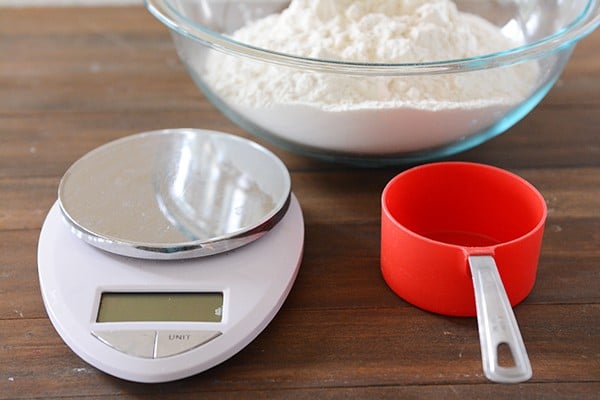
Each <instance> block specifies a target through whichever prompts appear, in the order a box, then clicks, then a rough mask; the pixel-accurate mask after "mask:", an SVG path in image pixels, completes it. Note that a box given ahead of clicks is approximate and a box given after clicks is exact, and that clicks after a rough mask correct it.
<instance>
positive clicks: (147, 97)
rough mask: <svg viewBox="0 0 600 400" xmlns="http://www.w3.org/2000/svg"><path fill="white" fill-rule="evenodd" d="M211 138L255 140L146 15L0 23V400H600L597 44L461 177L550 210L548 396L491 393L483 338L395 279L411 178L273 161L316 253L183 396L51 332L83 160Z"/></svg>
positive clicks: (544, 358)
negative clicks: (480, 179)
mask: <svg viewBox="0 0 600 400" xmlns="http://www.w3.org/2000/svg"><path fill="white" fill-rule="evenodd" d="M170 127H202V128H207V129H216V130H222V131H226V132H232V133H235V134H238V135H241V136H245V137H250V136H249V135H248V134H247V133H246V132H244V131H242V130H241V129H240V128H238V127H237V126H235V125H234V124H233V123H232V122H230V121H229V120H227V119H226V118H225V117H224V116H223V115H222V114H220V113H219V112H218V111H217V110H216V109H215V108H214V107H213V106H212V105H211V104H210V103H209V102H208V101H207V100H206V99H205V98H204V97H203V96H202V95H201V94H200V92H199V91H198V90H197V89H196V88H195V86H194V85H193V83H192V81H191V79H190V78H189V76H188V75H187V74H186V72H185V70H184V68H183V67H182V66H181V64H180V62H179V60H178V58H177V55H176V53H175V50H174V48H173V45H172V42H171V39H170V37H169V34H168V32H167V31H166V29H165V28H164V27H163V26H162V25H161V24H160V23H158V22H157V21H156V20H155V19H154V18H152V17H151V16H150V15H149V13H148V12H147V11H146V10H145V9H143V8H142V7H127V8H110V7H107V8H56V9H44V8H29V9H18V8H16V9H1V8H0V399H35V398H44V399H58V398H70V399H106V398H115V399H123V400H124V399H138V398H149V399H153V398H161V399H181V398H200V397H201V398H207V399H217V398H218V399H234V398H235V399H239V398H253V399H272V398H285V399H315V398H319V399H339V398H343V399H351V398H356V399H365V398H374V399H375V398H377V399H396V398H406V399H438V398H461V399H462V398H486V397H488V398H494V399H514V398H522V399H553V400H554V399H591V398H594V396H596V395H597V393H599V392H600V324H599V322H600V246H599V245H598V244H599V243H600V135H599V133H600V131H599V127H600V34H598V33H597V32H596V33H594V34H593V35H591V36H590V37H588V38H586V39H584V40H583V41H582V42H581V43H579V44H578V46H577V48H576V50H575V52H574V54H573V57H572V59H571V60H570V62H569V64H568V66H567V68H566V70H565V71H564V73H563V74H562V76H561V78H560V79H559V81H558V82H557V84H556V86H555V87H554V88H553V89H552V91H551V92H550V93H549V94H548V96H547V97H546V98H545V99H544V100H543V101H542V103H541V104H540V105H539V106H538V107H537V108H536V109H535V110H534V111H533V112H531V113H530V114H529V115H528V116H527V117H525V118H524V119H523V120H522V121H521V122H519V123H518V124H517V125H516V126H515V127H513V128H511V129H510V130H509V131H508V132H506V133H505V134H503V135H501V136H499V137H497V138H495V139H493V140H490V141H489V142H487V143H485V144H483V145H481V146H478V147H476V148H474V149H472V150H469V151H466V152H463V153H460V154H457V155H455V156H452V157H449V158H448V159H451V160H466V161H475V162H482V163H487V164H492V165H496V166H499V167H501V168H505V169H508V170H510V171H512V172H515V173H517V174H519V175H521V176H523V177H524V178H526V179H527V180H529V181H530V182H532V183H533V184H534V185H535V186H536V187H537V188H538V189H539V190H540V191H541V192H542V194H543V195H544V197H545V199H546V201H547V203H548V209H549V215H548V220H547V224H546V231H545V234H544V243H543V248H542V255H541V257H540V262H539V267H538V276H537V280H536V285H535V287H534V289H533V291H532V293H531V294H530V296H529V297H528V298H527V299H526V300H525V301H524V302H523V303H522V304H521V305H519V306H517V307H516V308H515V313H516V316H517V319H518V321H519V325H520V327H521V331H522V333H523V336H524V340H525V343H526V345H527V348H528V351H529V355H530V358H531V362H532V365H533V370H534V376H533V378H532V379H531V380H530V381H528V382H526V383H523V384H518V385H496V384H491V383H489V382H488V381H487V380H486V379H485V378H484V377H483V375H482V371H481V360H480V354H479V342H478V337H477V324H476V321H475V319H473V318H448V317H444V316H439V315H434V314H430V313H427V312H424V311H422V310H419V309H417V308H415V307H413V306H412V305H410V304H408V303H406V302H404V301H403V300H401V299H400V298H398V297H397V296H395V295H394V294H393V293H392V292H391V291H390V290H389V289H388V288H387V286H386V285H385V283H384V281H383V279H382V278H381V275H380V273H379V218H380V205H379V204H380V194H381V191H382V189H383V187H384V186H385V184H386V183H387V182H388V181H389V180H390V179H391V178H392V177H393V176H394V175H396V174H397V173H398V172H400V171H401V170H402V169H404V168H405V167H390V168H383V169H358V168H349V167H346V166H343V165H337V164H330V163H324V162H321V161H318V160H311V159H306V158H304V157H301V156H298V155H295V154H291V153H288V152H286V151H284V150H281V149H278V148H275V147H273V146H271V145H270V144H269V143H264V142H262V141H260V140H258V139H255V140H256V141H258V142H259V143H261V144H263V145H265V146H267V147H269V148H270V149H272V150H273V151H274V152H275V153H276V154H277V155H278V156H279V157H280V158H282V160H283V161H284V162H285V163H286V165H287V166H288V168H289V169H290V171H291V174H292V182H293V190H294V193H295V194H296V196H297V197H298V199H299V200H300V203H301V205H302V209H303V212H304V218H305V223H306V226H305V227H306V238H305V253H304V259H303V263H302V267H301V270H300V273H299V275H298V278H297V280H296V283H295V285H294V288H293V290H292V292H291V294H290V295H289V297H288V299H287V301H286V303H285V304H284V306H283V308H282V310H281V311H280V312H279V314H278V315H277V316H276V318H275V319H274V320H273V322H272V323H271V324H270V325H269V326H268V327H267V328H266V330H265V331H264V332H263V333H262V334H261V335H260V336H259V337H258V338H257V339H256V340H255V341H254V342H252V343H251V344H250V345H249V346H248V347H246V348H245V349H244V350H242V351H241V352H240V353H239V354H237V355H236V356H234V357H233V358H231V359H230V360H228V361H226V362H225V363H223V364H221V365H219V366H217V367H215V368H213V369H211V370H209V371H206V372H205V373H202V374H200V375H197V376H194V377H190V378H188V379H184V380H181V381H177V382H172V383H167V384H159V385H143V384H136V383H131V382H126V381H122V380H119V379H116V378H113V377H111V376H108V375H106V374H103V373H102V372H100V371H98V370H96V369H95V368H93V367H92V366H90V365H88V364H86V363H85V362H84V361H82V360H81V359H80V358H78V357H77V356H76V355H75V354H74V353H73V352H72V351H71V350H70V349H69V348H68V347H67V346H66V345H65V344H64V343H63V341H62V340H61V338H60V337H59V336H58V334H57V333H56V331H55V330H54V328H53V327H52V325H51V323H50V321H49V320H48V318H47V315H46V312H45V309H44V305H43V302H42V298H41V294H40V291H39V284H38V278H37V254H36V253H37V240H38V236H39V232H40V228H41V226H42V223H43V221H44V218H45V216H46V214H47V212H48V210H49V208H50V207H51V205H52V204H53V202H54V201H55V200H56V190H57V186H58V183H59V180H60V178H61V176H62V174H64V172H65V171H66V169H67V168H68V167H69V166H70V165H71V163H73V162H74V161H75V160H76V159H78V158H79V157H81V156H82V155H83V154H85V153H86V152H88V151H90V150H92V149H94V148H95V147H97V146H99V145H101V144H104V143H106V142H108V141H110V140H113V139H117V138H120V137H123V136H126V135H129V134H133V133H137V132H141V131H147V130H154V129H162V128H170Z"/></svg>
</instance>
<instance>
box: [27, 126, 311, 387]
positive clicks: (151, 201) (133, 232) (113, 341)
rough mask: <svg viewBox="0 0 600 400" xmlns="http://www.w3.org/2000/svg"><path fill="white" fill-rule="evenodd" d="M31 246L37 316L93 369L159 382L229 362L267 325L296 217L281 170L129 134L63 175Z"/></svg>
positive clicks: (187, 135) (291, 275)
mask: <svg viewBox="0 0 600 400" xmlns="http://www.w3.org/2000/svg"><path fill="white" fill-rule="evenodd" d="M58 197H59V198H58V201H57V202H56V203H55V204H54V205H53V207H52V208H51V210H50V212H49V214H48V216H47V218H46V220H45V222H44V225H43V227H42V231H41V234H40V239H39V248H38V270H39V278H40V287H41V291H42V296H43V300H44V304H45V306H46V310H47V312H48V315H49V317H50V320H51V321H52V324H53V325H54V327H55V328H56V330H57V332H58V333H59V334H60V336H61V337H62V339H63V340H64V341H65V342H66V343H67V345H69V347H71V349H72V350H73V351H74V352H75V353H76V354H77V355H79V356H80V357H81V358H82V359H83V360H85V361H86V362H88V363H90V364H91V365H93V366H95V367H97V368H98V369H100V370H102V371H104V372H106V373H109V374H111V375H114V376H117V377H119V378H122V379H127V380H131V381H137V382H166V381H171V380H176V379H180V378H184V377H187V376H190V375H194V374H197V373H199V372H202V371H204V370H206V369H208V368H211V367H213V366H215V365H217V364H219V363H221V362H223V361H224V360H226V359H228V358H229V357H231V356H232V355H234V354H235V353H237V352H238V351H240V350H241V349H242V348H244V347H245V346H246V345H247V344H248V343H250V342H251V341H252V340H253V339H254V338H255V337H256V336H257V335H258V334H259V333H260V332H261V331H262V330H263V329H264V328H265V327H266V326H267V324H268V323H269V322H270V321H271V320H272V319H273V317H274V316H275V314H276V313H277V311H278V310H279V308H280V307H281V305H282V304H283V302H284V300H285V298H286V297H287V295H288V293H289V291H290V289H291V287H292V285H293V283H294V280H295V277H296V275H297V272H298V268H299V266H300V262H301V259H302V251H303V242H304V222H303V217H302V211H301V209H300V205H299V203H298V201H297V199H296V198H295V196H294V195H293V194H292V192H291V180H290V176H289V172H288V171H287V169H286V167H285V165H284V164H283V163H282V162H281V161H280V160H279V159H278V158H277V157H276V156H275V155H273V154H272V153H270V152H269V151H268V150H266V149H265V148H263V147H261V146H259V145H257V144H256V143H253V142H251V141H249V140H246V139H243V138H240V137H236V136H233V135H228V134H224V133H220V132H214V131H205V130H196V129H176V130H162V131H154V132H148V133H143V134H139V135H133V136H129V137H126V138H123V139H120V140H116V141H114V142H110V143H108V144H106V145H104V146H101V147H99V148H98V149H96V150H94V151H92V152H90V153H88V154H87V155H85V156H84V157H82V158H81V159H80V160H78V161H77V162H76V163H75V164H73V166H71V168H70V169H69V170H68V171H67V173H66V174H65V176H64V177H63V179H62V180H61V183H60V186H59V196H58Z"/></svg>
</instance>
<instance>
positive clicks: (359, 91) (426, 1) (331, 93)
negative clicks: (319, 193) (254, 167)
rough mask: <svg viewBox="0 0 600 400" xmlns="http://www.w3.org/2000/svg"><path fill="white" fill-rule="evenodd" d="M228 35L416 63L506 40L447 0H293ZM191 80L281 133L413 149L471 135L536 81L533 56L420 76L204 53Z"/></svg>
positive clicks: (355, 149) (339, 143)
mask: <svg viewBox="0 0 600 400" xmlns="http://www.w3.org/2000/svg"><path fill="white" fill-rule="evenodd" d="M232 38H233V39H235V40H237V41H239V42H242V43H246V44H250V45H252V46H256V47H261V48H265V49H269V50H273V51H276V52H281V53H287V54H292V55H296V56H301V57H307V58H317V59H325V60H338V61H350V62H368V63H417V62H429V61H440V60H452V59H462V58H469V57H474V56H478V55H484V54H490V53H494V52H498V51H502V50H506V49H509V48H512V47H515V46H516V45H519V44H520V43H518V42H517V41H513V40H511V39H509V38H507V37H505V36H504V35H502V33H501V32H500V30H499V28H497V27H496V26H494V25H492V24H491V23H489V22H488V21H486V20H484V19H482V18H480V17H478V16H475V15H472V14H467V13H463V12H459V11H458V10H457V8H456V5H455V4H454V3H453V2H452V1H450V0H292V2H291V3H290V5H289V7H288V8H287V9H285V10H283V11H282V12H281V13H277V14H272V15H269V16H267V17H265V18H262V19H260V20H257V21H254V22H251V23H249V24H247V25H246V26H244V27H242V28H241V29H239V30H237V31H236V32H234V33H233V34H232ZM203 62H205V63H206V65H205V71H204V73H203V75H202V79H203V81H204V82H206V84H207V85H208V86H209V87H210V89H211V90H212V91H214V92H215V93H216V94H217V95H218V96H220V97H221V98H222V99H223V100H224V101H225V102H226V104H227V105H228V106H229V107H231V108H232V109H233V110H234V111H235V112H237V113H238V114H239V115H240V116H241V117H242V118H244V119H246V120H248V121H250V122H251V123H252V124H254V125H257V126H258V127H260V128H261V129H263V130H265V131H267V132H269V133H270V134H272V135H275V136H277V137H279V138H281V139H284V140H286V141H289V142H291V143H294V144H299V145H302V146H308V147H309V148H315V149H324V150H329V151H335V152H343V153H361V154H391V153H402V152H408V151H415V150H423V149H427V148H431V147H435V146H440V145H444V144H447V143H450V142H453V141H456V140H458V139H460V138H462V137H467V136H469V135H471V134H474V133H477V132H481V131H483V130H485V129H486V128H487V127H489V126H490V125H492V124H493V123H494V122H495V121H496V120H497V119H498V118H500V117H501V116H502V115H504V114H505V113H506V111H507V110H509V109H510V108H512V107H513V106H514V105H515V104H517V103H519V102H521V101H523V100H524V99H525V98H526V97H527V96H528V95H529V94H530V92H531V90H532V88H533V86H534V85H535V83H536V80H537V75H538V69H537V64H535V62H530V63H527V64H522V65H516V66H512V67H507V68H502V69H500V68H496V69H494V70H491V71H477V72H470V73H461V74H443V75H439V74H438V75H429V76H422V75H421V76H403V77H400V76H379V77H365V76H349V75H342V74H335V73H321V72H313V71H303V70H300V69H292V68H287V67H281V66H277V65H273V64H268V63H263V62H253V61H248V60H243V59H241V58H236V57H231V56H225V55H222V54H220V53H217V52H213V53H212V54H211V56H210V57H209V58H208V59H207V60H204V61H203Z"/></svg>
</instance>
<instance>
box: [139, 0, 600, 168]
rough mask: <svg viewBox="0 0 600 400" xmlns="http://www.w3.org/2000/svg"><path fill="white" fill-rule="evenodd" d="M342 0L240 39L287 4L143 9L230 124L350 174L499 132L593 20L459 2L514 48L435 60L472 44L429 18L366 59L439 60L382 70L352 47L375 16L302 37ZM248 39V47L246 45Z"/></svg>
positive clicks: (557, 9)
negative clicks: (415, 47) (418, 44)
mask: <svg viewBox="0 0 600 400" xmlns="http://www.w3.org/2000/svg"><path fill="white" fill-rule="evenodd" d="M295 1H296V0H295ZM293 3H294V2H292V5H293ZM413 3H414V2H413ZM340 4H345V6H344V7H347V8H346V9H341V8H343V7H342V6H340ZM348 4H350V2H348V1H346V2H343V3H340V2H338V3H336V2H335V1H331V0H314V1H313V2H312V3H311V2H307V1H304V5H305V7H306V9H307V10H308V9H309V8H310V9H314V10H313V11H314V12H315V13H316V14H315V16H313V17H311V16H310V14H306V15H304V16H303V17H302V18H307V20H305V21H303V22H302V23H304V24H305V26H306V29H298V26H292V25H289V24H288V25H289V26H288V25H286V23H287V22H286V20H279V21H278V22H277V21H275V20H269V21H270V22H268V23H263V24H262V25H261V26H262V27H261V28H260V29H258V28H256V29H254V30H253V31H252V32H253V33H251V34H249V33H247V34H246V36H240V35H239V32H238V33H237V34H236V33H235V32H236V31H237V30H239V29H240V28H242V27H246V30H248V29H249V28H248V26H249V25H250V24H253V23H255V21H257V20H259V19H263V18H265V17H266V16H267V15H269V14H274V13H276V14H278V15H279V16H280V15H281V13H282V12H283V10H285V9H286V8H287V7H288V6H289V5H290V1H282V0H246V1H228V0H195V1H194V0H146V6H147V7H148V9H149V11H150V12H151V13H152V14H153V15H154V16H155V17H156V18H158V19H159V20H160V21H161V22H162V23H164V24H165V25H166V26H167V27H168V28H169V29H170V31H171V33H172V37H173V40H174V43H175V46H176V49H177V52H178V55H179V57H180V58H181V60H182V61H183V63H184V64H185V66H186V67H187V69H188V71H189V73H190V75H191V76H192V78H193V80H194V81H195V83H196V84H197V85H198V87H199V88H200V89H201V90H202V92H203V93H204V94H205V95H206V97H207V98H208V99H209V100H210V101H211V102H212V103H213V104H214V105H215V106H216V107H217V108H218V109H219V110H220V111H221V112H222V113H223V114H225V115H226V116H227V117H228V118H230V119H231V120H232V121H234V122H235V123H236V124H238V125H239V126H240V127H242V128H243V129H245V130H246V131H248V132H249V133H250V134H252V135H255V136H257V137H260V138H262V139H265V140H267V141H269V142H271V143H273V144H275V145H278V146H280V147H282V148H285V149H287V150H290V151H293V152H296V153H299V154H302V155H307V156H312V157H317V158H321V159H326V160H330V161H336V162H344V163H350V164H354V165H359V166H385V165H393V164H407V163H417V162H423V161H428V160H432V159H436V158H440V157H444V156H448V155H450V154H454V153H457V152H460V151H464V150H466V149H469V148H472V147H474V146H476V145H479V144H481V143H483V142H485V141H487V140H489V139H491V138H493V137H495V136H497V135H499V134H501V133H502V132H504V131H506V130H507V129H509V128H510V127H511V126H513V125H514V124H515V123H517V122H518V121H519V120H520V119H522V118H523V117H524V116H525V115H526V114H527V113H529V111H531V110H532V109H533V108H534V107H535V106H536V105H537V104H538V103H539V102H540V101H541V100H542V98H543V97H544V96H545V95H546V93H547V92H548V91H549V90H550V89H551V87H552V86H553V85H554V83H555V82H556V80H557V79H558V77H559V75H560V74H561V72H562V70H563V69H564V67H565V64H566V63H567V61H568V59H569V57H570V55H571V53H572V51H573V48H574V46H575V44H576V43H577V42H578V41H579V40H580V39H582V38H583V37H585V36H586V35H588V34H590V33H591V32H592V31H593V30H595V29H596V28H597V27H598V25H599V22H600V11H599V8H600V5H599V4H600V0H569V1H564V0H538V1H535V0H496V1H479V0H462V1H461V0H456V1H455V4H456V7H457V9H458V10H459V11H460V12H461V13H462V12H464V13H469V14H474V15H477V16H480V17H482V18H484V19H485V20H487V21H489V23H491V24H493V25H494V27H493V28H491V25H490V26H488V27H487V28H485V29H487V31H486V30H485V29H484V33H485V35H483V34H481V33H480V34H479V38H478V39H477V40H479V41H480V43H482V45H483V47H484V48H488V49H489V48H493V46H488V45H487V44H486V43H487V42H490V43H491V42H493V41H494V40H496V39H493V40H492V35H501V36H502V40H503V41H506V42H508V41H510V43H511V44H512V45H510V46H508V47H507V46H504V47H502V48H498V49H497V50H493V51H489V50H488V51H487V52H484V53H483V54H477V55H466V56H459V57H452V58H448V59H439V57H441V55H442V54H445V53H444V52H445V48H446V47H451V46H454V44H455V43H457V40H464V44H465V45H470V43H471V42H470V41H472V40H473V39H472V38H471V39H461V37H455V36H450V35H448V38H445V37H443V35H442V36H440V33H439V32H437V33H436V32H435V29H436V27H437V26H438V25H440V24H443V23H444V21H442V20H443V17H436V15H435V14H434V15H433V16H430V17H428V18H433V19H432V20H430V21H429V23H430V25H428V26H426V27H425V28H423V27H421V28H420V29H421V30H420V31H418V32H417V31H414V32H412V33H410V34H406V35H404V37H402V36H400V37H396V38H393V39H390V38H386V39H380V40H379V43H376V44H375V46H374V49H375V50H373V49H371V50H369V51H371V52H373V51H377V52H379V51H382V52H386V51H387V52H388V53H390V54H393V52H394V51H397V50H398V49H399V48H403V47H402V46H406V44H407V42H406V41H404V42H403V40H405V39H406V40H409V42H410V40H414V41H426V42H428V45H429V46H430V47H431V46H433V48H434V49H437V51H438V53H439V55H438V53H435V52H433V53H431V54H433V55H434V56H431V57H430V58H425V59H423V60H417V61H415V60H410V61H404V62H395V61H394V60H393V59H392V62H390V58H389V57H388V58H381V59H379V58H377V57H376V56H375V57H365V58H363V59H361V58H360V50H361V46H363V45H366V44H365V43H366V42H365V41H363V40H362V39H363V38H364V39H365V40H367V39H368V40H370V41H371V42H372V41H373V39H374V38H375V39H377V32H378V31H377V29H381V28H384V26H383V25H381V24H383V23H382V22H380V25H379V26H378V24H377V22H376V21H377V18H378V17H371V20H370V21H371V22H369V20H367V19H365V20H364V21H362V22H361V24H363V25H360V26H362V27H363V28H364V24H367V25H368V24H370V26H368V27H367V28H366V31H363V32H362V33H359V34H358V36H353V37H351V36H348V35H349V34H350V32H339V29H341V28H340V26H341V25H340V26H337V27H335V28H328V29H330V30H332V31H333V30H335V29H338V32H337V33H336V34H335V35H334V34H332V36H331V37H328V38H327V40H328V42H327V43H325V42H326V40H323V43H320V42H318V40H319V39H318V38H317V39H316V40H317V41H316V42H315V38H314V37H312V38H311V36H310V35H311V34H312V33H311V32H316V31H317V30H319V29H321V27H319V26H318V25H315V23H317V22H318V21H316V20H321V23H322V24H331V23H335V21H337V20H336V19H335V18H336V15H335V12H342V13H344V12H347V11H348V10H350V8H349V7H348ZM319 8H320V9H319ZM336 8H339V10H337V11H336V10H335V9H336ZM315 10H316V11H315ZM354 10H355V9H354ZM296 11H297V10H296ZM355 11H356V10H355ZM319 13H320V14H319ZM327 13H330V14H329V15H327ZM324 14H325V15H324ZM271 18H273V17H271ZM436 18H441V19H440V20H439V21H436V20H435V19H436ZM287 21H288V22H290V21H291V22H292V23H299V22H298V21H297V20H287ZM332 21H333V22H332ZM373 21H375V22H373ZM379 21H381V20H379ZM263 22H264V21H263ZM446 22H447V21H446ZM357 26H358V25H357ZM388 26H389V25H386V26H385V28H386V29H387V27H388ZM315 27H316V28H315ZM355 28H356V26H354V27H352V29H355ZM396 28H397V27H396ZM429 28H432V29H433V31H430V30H428V29H429ZM458 28H462V25H461V26H457V29H455V31H459V30H460V29H458ZM490 29H493V30H494V32H491V31H490ZM355 30H356V29H355ZM430 32H433V33H430ZM388 33H389V32H388ZM488 33H489V35H490V36H489V37H488V36H486V35H487V34H488ZM383 34H385V32H384V33H383ZM336 35H337V36H336ZM344 35H346V36H344ZM361 35H363V36H361ZM428 35H429V37H428ZM436 35H437V36H436ZM348 37H351V39H344V38H348ZM382 37H383V36H382ZM251 38H254V40H255V41H257V42H258V44H257V43H249V41H252V40H251ZM457 38H458V39H457ZM336 40H338V41H340V40H342V41H343V40H350V41H348V48H351V49H352V50H355V52H356V54H359V55H356V54H353V55H351V56H349V57H345V56H344V55H343V54H341V53H335V52H333V51H331V49H330V48H329V47H328V46H330V47H331V46H333V47H335V46H336V43H333V42H335V41H336ZM368 40H367V41H368ZM448 40H450V42H447V41H448ZM332 41H333V42H332ZM444 41H446V42H447V43H444ZM452 41H454V42H452ZM260 43H276V44H277V46H279V47H276V48H274V49H273V48H271V49H268V48H265V47H261V44H260ZM307 43H308V44H307ZM332 43H333V44H332ZM423 43H425V42H423ZM461 43H463V42H461ZM425 45H427V43H425ZM337 46H338V47H340V46H339V43H338V44H337ZM436 46H437V47H436ZM307 47H308V48H307ZM342 47H343V46H342ZM459 47H460V46H459ZM467 47H468V46H467ZM282 49H285V50H282ZM382 49H383V50H382ZM342 50H343V49H342ZM346 50H347V49H346ZM302 51H303V53H302ZM343 51H345V50H343ZM343 51H342V53H343ZM298 53H301V54H298ZM419 54H422V53H419ZM465 54H467V53H465ZM386 57H387V56H386ZM367 60H368V61H367Z"/></svg>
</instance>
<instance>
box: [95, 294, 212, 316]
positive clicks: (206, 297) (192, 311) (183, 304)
mask: <svg viewBox="0 0 600 400" xmlns="http://www.w3.org/2000/svg"><path fill="white" fill-rule="evenodd" d="M222 316H223V293H220V292H214V293H212V292H211V293H122V292H105V293H102V295H101V297H100V306H99V308H98V315H97V317H96V322H138V321H155V322H162V321H169V322H171V321H180V322H221V320H222Z"/></svg>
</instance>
